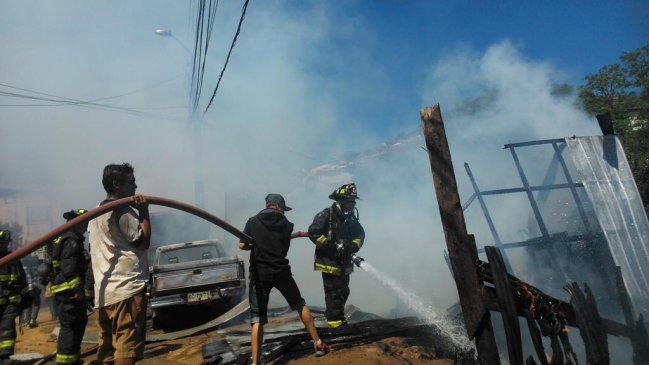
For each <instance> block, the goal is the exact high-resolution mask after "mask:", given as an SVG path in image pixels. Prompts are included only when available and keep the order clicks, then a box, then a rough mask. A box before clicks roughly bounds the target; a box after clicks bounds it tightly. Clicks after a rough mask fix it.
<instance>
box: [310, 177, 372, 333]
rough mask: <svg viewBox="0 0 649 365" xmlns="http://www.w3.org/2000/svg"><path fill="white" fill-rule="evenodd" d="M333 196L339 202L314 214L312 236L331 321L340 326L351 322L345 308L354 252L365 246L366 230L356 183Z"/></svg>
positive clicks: (336, 326)
mask: <svg viewBox="0 0 649 365" xmlns="http://www.w3.org/2000/svg"><path fill="white" fill-rule="evenodd" d="M329 199H332V200H334V201H335V202H334V203H333V204H332V205H331V207H329V208H325V209H324V210H323V211H321V212H320V213H318V214H317V215H316V216H315V217H314V218H313V223H312V224H311V225H310V226H309V238H310V239H311V241H313V243H315V246H316V249H315V263H314V266H315V267H314V269H315V270H316V271H320V272H322V282H323V286H324V292H325V305H326V312H325V316H326V317H327V325H328V326H329V328H338V327H340V326H341V325H345V324H347V321H346V319H345V313H344V310H345V303H347V298H348V297H349V275H350V274H351V273H352V272H353V271H354V265H353V263H352V254H355V253H356V252H358V250H360V249H361V247H363V241H364V240H365V230H363V226H361V224H360V222H359V221H358V210H357V209H356V200H357V199H358V194H357V191H356V185H355V184H354V183H350V184H345V185H343V186H341V187H340V188H338V189H336V190H334V192H333V193H331V194H330V195H329Z"/></svg>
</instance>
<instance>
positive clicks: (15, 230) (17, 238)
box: [0, 221, 23, 246]
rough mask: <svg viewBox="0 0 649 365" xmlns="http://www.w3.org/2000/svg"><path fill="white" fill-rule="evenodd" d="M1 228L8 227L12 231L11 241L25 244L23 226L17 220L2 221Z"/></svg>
mask: <svg viewBox="0 0 649 365" xmlns="http://www.w3.org/2000/svg"><path fill="white" fill-rule="evenodd" d="M0 229H8V230H9V231H10V232H11V241H12V242H13V243H14V244H15V245H17V246H22V244H23V226H21V225H20V224H18V223H16V222H11V223H9V222H3V221H0Z"/></svg>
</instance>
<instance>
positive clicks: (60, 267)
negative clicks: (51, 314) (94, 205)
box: [51, 209, 94, 365]
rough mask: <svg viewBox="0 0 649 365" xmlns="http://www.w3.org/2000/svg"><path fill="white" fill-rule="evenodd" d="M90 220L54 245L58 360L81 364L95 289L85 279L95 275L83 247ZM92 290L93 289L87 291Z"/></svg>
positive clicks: (69, 214) (81, 211) (70, 216)
mask: <svg viewBox="0 0 649 365" xmlns="http://www.w3.org/2000/svg"><path fill="white" fill-rule="evenodd" d="M86 212H87V211H86V210H85V209H75V210H71V211H69V212H65V213H63V218H64V219H66V220H67V221H70V220H72V219H74V218H76V217H78V216H80V215H82V214H84V213H86ZM87 229H88V223H84V224H80V225H77V226H75V227H73V228H72V229H70V230H69V231H67V232H66V233H64V234H63V235H62V236H61V237H58V238H57V239H55V240H54V243H53V245H52V286H51V291H52V294H54V298H55V301H56V309H57V314H58V316H59V324H60V331H59V339H58V344H57V347H56V363H57V364H66V365H80V364H81V359H80V351H81V340H82V339H83V334H84V332H85V330H86V324H88V315H87V314H86V305H87V298H88V295H87V294H86V293H87V292H89V291H91V290H92V287H93V286H92V285H94V283H92V281H91V283H92V284H91V285H90V286H88V284H90V283H89V282H88V281H87V280H86V279H87V278H88V277H90V278H92V273H89V272H88V270H89V269H90V267H91V265H90V255H89V254H88V252H87V251H86V249H85V248H84V245H83V242H84V236H83V234H84V232H85V231H86V230H87ZM88 294H90V293H88Z"/></svg>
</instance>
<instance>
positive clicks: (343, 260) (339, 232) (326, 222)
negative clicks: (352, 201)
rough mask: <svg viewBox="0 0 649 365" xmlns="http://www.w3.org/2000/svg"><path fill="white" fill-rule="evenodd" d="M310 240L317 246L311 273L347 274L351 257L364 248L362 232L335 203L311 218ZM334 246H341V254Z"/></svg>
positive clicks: (351, 218) (350, 270)
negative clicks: (343, 250) (339, 244)
mask: <svg viewBox="0 0 649 365" xmlns="http://www.w3.org/2000/svg"><path fill="white" fill-rule="evenodd" d="M330 222H331V223H330ZM309 238H310V239H311V241H312V242H313V243H315V246H316V249H315V262H314V270H316V271H320V272H324V273H327V274H333V275H349V274H351V273H352V272H353V271H354V265H353V263H352V260H351V257H350V255H351V254H352V253H356V252H358V250H360V249H361V247H363V242H364V240H365V230H364V229H363V226H362V225H361V223H360V222H359V221H358V219H357V218H356V217H355V216H354V215H353V214H350V216H349V217H347V218H346V217H345V216H344V215H343V213H342V212H341V211H340V208H338V205H337V204H336V203H334V204H333V205H332V206H331V207H330V208H326V209H324V210H322V211H321V212H320V213H318V214H317V215H316V216H315V217H314V218H313V223H311V225H310V226H309ZM337 243H342V244H344V246H345V252H344V253H342V252H339V251H338V250H336V244H337Z"/></svg>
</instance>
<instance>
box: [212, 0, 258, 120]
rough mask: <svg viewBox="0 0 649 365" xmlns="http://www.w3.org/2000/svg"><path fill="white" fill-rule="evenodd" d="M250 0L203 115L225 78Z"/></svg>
mask: <svg viewBox="0 0 649 365" xmlns="http://www.w3.org/2000/svg"><path fill="white" fill-rule="evenodd" d="M249 2H250V0H246V2H245V3H244V4H243V9H242V10H241V19H239V26H238V27H237V33H236V34H235V35H234V39H233V40H232V45H231V46H230V51H228V57H226V59H225V64H224V65H223V69H222V70H221V74H220V75H219V80H218V81H217V83H216V87H215V88H214V93H213V94H212V98H210V102H209V103H208V104H207V107H206V108H205V111H204V112H203V116H205V113H207V110H208V109H209V108H210V106H211V105H212V101H213V100H214V97H215V96H216V92H217V91H218V90H219V85H220V84H221V79H222V78H223V73H225V68H226V67H227V66H228V61H229V60H230V55H231V54H232V49H233V48H234V45H235V44H237V37H239V33H240V32H241V24H242V23H243V19H244V18H245V17H246V10H247V9H248V3H249Z"/></svg>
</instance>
